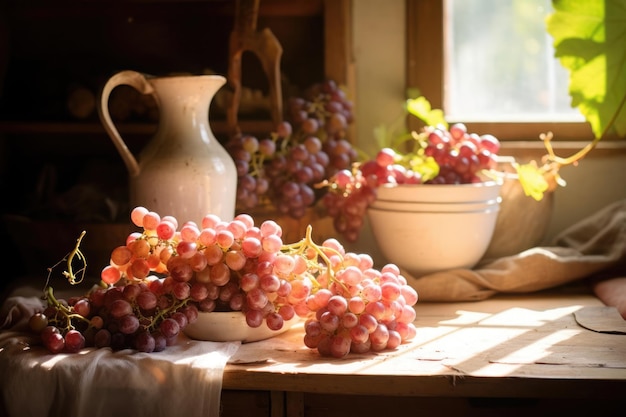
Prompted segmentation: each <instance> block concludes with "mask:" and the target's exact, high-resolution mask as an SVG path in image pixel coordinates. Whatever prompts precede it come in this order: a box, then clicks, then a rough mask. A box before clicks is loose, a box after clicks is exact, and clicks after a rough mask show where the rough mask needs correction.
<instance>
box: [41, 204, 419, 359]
mask: <svg viewBox="0 0 626 417" xmlns="http://www.w3.org/2000/svg"><path fill="white" fill-rule="evenodd" d="M131 220H132V222H133V223H134V224H135V225H136V226H138V227H139V228H140V229H141V230H142V231H141V232H135V233H131V234H130V235H129V236H128V238H127V239H126V242H124V243H123V244H122V245H120V246H118V247H115V248H113V250H112V251H111V260H110V264H109V265H107V266H105V267H104V268H103V269H102V271H101V280H102V285H101V286H100V287H98V288H96V289H93V290H91V291H90V292H89V293H88V294H86V295H85V296H82V297H76V298H74V299H72V300H69V301H67V302H64V301H62V300H56V299H54V296H53V294H52V291H51V288H49V296H48V301H49V306H48V308H47V309H46V310H45V311H44V312H41V313H37V314H36V315H34V316H33V318H32V319H31V321H32V323H31V328H32V329H33V330H36V331H38V332H40V334H41V337H42V341H43V343H44V345H45V346H46V347H48V349H49V350H50V351H51V352H55V353H56V352H61V351H65V352H76V351H78V350H80V349H82V348H83V347H85V346H95V347H111V348H112V349H124V348H133V349H137V350H139V351H143V352H153V351H160V350H163V349H165V347H166V346H168V345H171V344H172V343H175V342H176V340H177V337H178V335H179V334H180V332H181V331H183V330H184V328H185V326H187V325H188V324H189V323H193V322H194V321H195V320H196V319H197V318H198V315H199V314H203V313H211V312H219V311H240V312H241V313H242V314H243V315H244V316H245V319H246V322H247V325H248V326H250V327H259V326H267V327H268V328H269V329H271V330H280V329H282V328H283V326H284V325H285V322H288V321H291V320H292V319H297V318H301V319H309V320H310V321H309V322H307V329H308V330H307V333H306V336H305V344H306V346H308V347H310V348H317V349H318V351H319V352H320V354H322V355H328V356H337V357H340V356H344V355H346V354H348V353H349V352H350V351H359V352H363V351H366V350H367V349H366V348H368V347H370V348H371V349H372V350H382V349H393V348H395V347H397V346H398V344H399V343H403V342H405V341H408V340H410V339H411V338H412V337H413V336H414V334H415V328H414V327H413V324H412V321H413V319H414V318H415V312H414V310H413V308H412V306H413V305H414V304H415V302H417V293H416V292H415V290H414V289H412V288H411V287H410V286H408V285H407V283H406V280H405V279H404V278H403V277H402V276H401V275H400V274H399V273H398V270H397V267H395V266H393V265H387V266H385V267H384V269H383V271H381V272H378V271H377V270H376V269H374V267H373V262H372V259H371V257H369V256H368V255H365V254H361V255H357V254H353V253H346V252H345V250H344V248H343V247H342V246H341V244H339V242H338V241H337V240H335V239H328V240H327V241H325V242H323V243H322V244H320V245H318V244H316V243H315V242H313V241H312V239H311V227H309V229H308V230H307V235H306V236H305V237H304V238H303V239H301V240H300V241H298V242H295V243H284V242H283V240H282V229H281V227H280V226H279V225H278V224H277V223H276V222H274V221H272V220H267V221H264V222H263V223H261V224H260V225H258V226H257V225H255V224H254V219H253V218H252V217H251V216H250V215H248V214H239V215H237V216H236V217H235V218H234V219H233V220H231V221H224V220H221V219H220V218H219V217H217V216H215V215H212V214H207V215H206V216H204V218H203V219H202V220H201V223H200V224H196V223H195V222H193V221H187V222H186V223H183V224H179V223H178V221H177V219H176V218H174V217H172V216H167V215H166V216H163V217H161V216H160V215H159V214H158V213H156V212H153V211H149V210H148V209H146V208H144V207H136V208H134V209H133V210H132V212H131ZM338 299H343V304H345V305H346V306H349V305H350V306H352V307H350V310H349V311H348V310H345V311H343V312H341V311H340V307H339V306H338V305H337V300H338ZM357 299H360V300H361V301H360V303H359V304H358V305H357ZM360 307H363V308H362V309H360ZM409 310H410V311H413V315H411V314H410V311H409ZM326 312H327V313H328V314H325V313H326ZM330 315H332V316H333V317H336V320H339V319H340V320H341V324H340V325H338V326H336V327H335V328H334V329H332V328H331V327H330V326H329V322H328V319H330ZM352 318H355V319H358V320H360V322H355V321H354V320H351V319H352ZM332 320H335V319H334V318H333V319H332ZM372 320H374V322H375V323H376V324H377V325H376V326H374V325H373V323H372ZM317 321H319V323H320V324H323V327H322V328H321V330H320V333H318V334H313V333H311V331H312V329H313V327H312V326H313V325H312V324H311V323H314V322H317ZM361 322H362V323H361ZM359 326H360V327H359ZM352 327H356V329H355V330H351V329H352ZM363 330H367V332H368V333H367V334H368V335H371V340H370V339H369V338H366V339H364V334H363V333H362V331H363ZM348 334H354V337H353V338H352V339H351V340H352V342H354V345H352V343H350V344H349V345H348V349H347V350H346V349H344V348H345V347H346V341H345V337H346V335H348ZM335 337H341V338H342V339H341V340H342V341H343V343H340V344H339V345H341V346H336V347H331V345H332V346H334V344H335V342H333V343H330V341H331V340H335V339H334V338H335ZM337 340H339V339H337ZM383 342H384V343H383Z"/></svg>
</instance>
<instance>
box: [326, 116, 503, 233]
mask: <svg viewBox="0 0 626 417" xmlns="http://www.w3.org/2000/svg"><path fill="white" fill-rule="evenodd" d="M405 145H406V144H405ZM407 149H409V150H403V151H397V150H394V149H391V148H384V149H381V150H380V151H379V152H378V153H377V155H376V156H375V157H374V158H373V159H370V160H367V161H364V162H361V163H359V164H358V165H355V167H354V168H353V169H345V170H342V171H340V172H338V173H337V174H335V175H334V176H333V177H331V178H330V180H329V181H328V182H327V185H328V191H329V192H328V193H326V194H325V195H324V197H323V200H322V201H323V203H324V206H325V207H326V210H327V213H328V215H329V216H331V217H332V218H333V223H334V226H335V229H336V230H337V232H339V233H340V234H341V235H342V236H344V237H345V238H346V239H347V240H348V241H350V242H353V241H356V240H357V239H358V237H359V234H360V231H361V229H362V227H363V224H364V221H365V216H366V215H367V208H368V207H369V205H370V203H372V202H373V201H374V200H375V199H376V188H377V187H379V186H381V185H382V184H425V185H427V184H451V185H453V184H467V183H474V182H481V181H484V180H485V177H484V176H483V175H482V174H483V173H484V172H485V171H489V170H493V169H495V168H496V166H497V159H498V152H499V151H500V141H499V140H498V139H497V138H496V137H495V136H493V135H489V134H486V135H478V134H476V133H468V131H467V128H466V126H465V125H464V124H462V123H456V124H454V125H452V126H450V128H449V129H447V128H445V127H443V126H438V127H426V128H425V129H424V131H423V132H422V133H420V134H417V135H415V136H414V142H413V143H411V144H409V145H408V148H407Z"/></svg>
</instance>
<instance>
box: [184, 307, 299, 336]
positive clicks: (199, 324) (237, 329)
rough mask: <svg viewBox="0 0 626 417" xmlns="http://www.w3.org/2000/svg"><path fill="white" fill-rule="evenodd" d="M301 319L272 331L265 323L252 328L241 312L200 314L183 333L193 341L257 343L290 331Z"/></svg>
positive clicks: (295, 318) (291, 321) (286, 323)
mask: <svg viewBox="0 0 626 417" xmlns="http://www.w3.org/2000/svg"><path fill="white" fill-rule="evenodd" d="M299 320H300V317H298V316H294V318H292V319H291V320H288V321H286V322H285V323H284V324H283V327H282V328H281V329H280V330H271V329H270V328H269V327H267V325H266V324H265V322H263V323H262V324H261V326H259V327H250V326H248V324H247V323H246V317H245V316H244V314H243V313H242V312H241V311H232V312H231V311H219V312H217V311H213V312H210V313H205V312H200V313H198V319H197V320H196V321H195V322H193V323H190V324H188V325H187V326H185V328H184V329H183V332H184V333H185V334H186V335H187V336H189V337H190V338H192V339H196V340H205V341H210V342H237V341H240V342H243V343H248V342H256V341H259V340H265V339H269V338H270V337H274V336H277V335H279V334H281V333H284V332H286V331H287V330H289V329H290V328H291V327H292V326H293V325H294V324H295V323H297V322H298V321H299Z"/></svg>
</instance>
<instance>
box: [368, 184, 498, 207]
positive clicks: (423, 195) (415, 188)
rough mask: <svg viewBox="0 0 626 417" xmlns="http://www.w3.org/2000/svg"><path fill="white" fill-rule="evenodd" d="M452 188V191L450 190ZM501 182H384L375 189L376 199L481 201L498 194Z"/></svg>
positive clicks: (446, 201)
mask: <svg viewBox="0 0 626 417" xmlns="http://www.w3.org/2000/svg"><path fill="white" fill-rule="evenodd" d="M452 188H454V192H450V190H451V189H452ZM501 188H502V183H500V182H496V181H484V182H479V183H474V184H454V185H450V184H403V185H401V186H397V185H393V184H384V185H383V186H381V187H379V188H378V189H377V190H376V201H393V202H405V203H438V204H440V203H463V204H466V203H472V202H475V203H483V202H486V201H489V200H494V199H496V198H498V197H499V196H500V189H501Z"/></svg>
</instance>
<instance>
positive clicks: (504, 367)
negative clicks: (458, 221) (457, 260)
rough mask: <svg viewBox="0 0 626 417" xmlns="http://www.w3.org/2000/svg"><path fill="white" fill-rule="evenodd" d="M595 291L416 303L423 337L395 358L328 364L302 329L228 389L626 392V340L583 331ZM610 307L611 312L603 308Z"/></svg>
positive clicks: (243, 356)
mask: <svg viewBox="0 0 626 417" xmlns="http://www.w3.org/2000/svg"><path fill="white" fill-rule="evenodd" d="M585 309H592V310H594V311H593V312H592V314H591V316H597V315H598V313H600V316H602V317H601V320H605V318H606V317H605V316H604V315H603V314H602V311H601V310H604V311H606V312H608V313H609V314H610V313H611V311H610V309H604V307H603V304H602V303H601V302H600V301H599V300H598V299H597V298H595V297H594V296H592V295H587V294H569V293H568V294H559V293H544V294H533V295H519V296H498V297H495V298H493V299H489V300H486V301H480V302H468V303H441V304H438V303H420V302H418V304H417V305H416V310H417V320H416V325H417V327H418V332H417V337H416V339H415V340H413V341H412V342H411V343H408V344H405V345H402V346H401V347H400V348H399V349H397V350H396V351H393V352H382V353H376V354H366V355H350V356H348V357H347V358H344V359H334V358H323V357H320V356H319V355H318V353H317V352H316V351H313V350H311V349H308V348H306V347H304V345H303V343H302V337H303V330H302V325H301V324H299V325H297V326H296V327H294V328H292V329H291V330H289V331H288V332H286V333H284V334H283V335H281V336H278V337H275V338H273V339H270V340H266V341H261V342H255V343H250V344H245V345H242V346H241V347H240V349H239V350H238V352H237V353H236V354H235V356H234V357H233V358H231V361H230V362H229V364H228V365H227V366H226V369H225V372H224V379H223V388H224V389H253V390H270V391H287V392H290V391H298V392H311V393H334V394H337V393H341V394H361V395H368V394H371V395H382V396H384V395H390V396H431V397H437V396H446V397H450V396H458V397H539V398H542V397H543V398H547V397H550V398H554V397H565V398H604V397H606V398H614V397H615V395H617V394H619V395H621V394H622V393H623V392H625V390H626V337H625V336H624V335H620V334H610V333H601V332H596V331H592V330H589V329H587V328H585V327H583V326H581V325H579V324H578V323H577V321H576V318H575V313H576V312H579V313H580V312H582V311H584V310H585ZM600 309H601V310H600Z"/></svg>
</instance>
